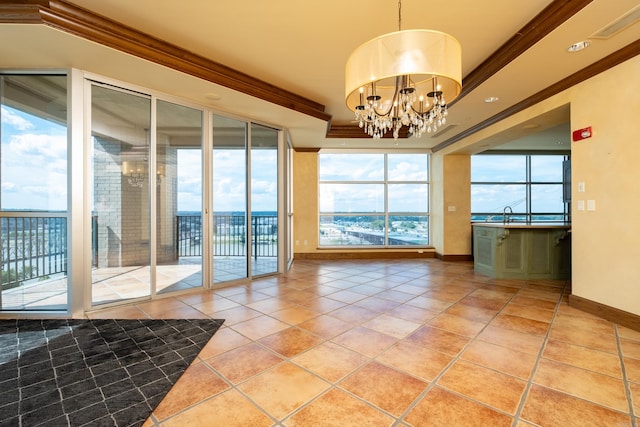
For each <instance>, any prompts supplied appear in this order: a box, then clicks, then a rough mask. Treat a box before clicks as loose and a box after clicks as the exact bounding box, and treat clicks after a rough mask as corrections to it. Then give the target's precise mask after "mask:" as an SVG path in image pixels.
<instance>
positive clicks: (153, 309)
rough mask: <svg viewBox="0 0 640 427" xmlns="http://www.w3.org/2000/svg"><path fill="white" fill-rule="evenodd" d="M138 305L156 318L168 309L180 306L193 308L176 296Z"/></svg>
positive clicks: (175, 308)
mask: <svg viewBox="0 0 640 427" xmlns="http://www.w3.org/2000/svg"><path fill="white" fill-rule="evenodd" d="M136 305H137V306H138V308H139V309H140V310H142V311H144V312H145V313H147V314H148V315H149V316H150V317H153V318H156V316H158V315H160V314H162V313H165V312H167V311H172V310H177V309H180V308H185V307H189V308H191V309H193V308H192V307H191V306H189V305H188V304H186V303H185V302H183V301H180V300H178V299H176V298H161V299H157V300H154V301H148V302H144V303H139V304H136Z"/></svg>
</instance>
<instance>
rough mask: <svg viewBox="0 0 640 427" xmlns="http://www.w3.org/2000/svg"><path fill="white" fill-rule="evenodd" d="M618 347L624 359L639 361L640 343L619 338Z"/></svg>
mask: <svg viewBox="0 0 640 427" xmlns="http://www.w3.org/2000/svg"><path fill="white" fill-rule="evenodd" d="M620 347H621V348H622V354H623V356H624V357H630V358H632V359H638V360H640V341H633V340H628V339H626V338H621V339H620Z"/></svg>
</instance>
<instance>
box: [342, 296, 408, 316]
mask: <svg viewBox="0 0 640 427" xmlns="http://www.w3.org/2000/svg"><path fill="white" fill-rule="evenodd" d="M400 304H401V303H399V302H397V301H392V300H389V299H384V298H378V297H377V296H376V297H368V298H365V299H363V300H360V301H357V302H355V303H354V304H353V305H356V306H358V307H363V308H366V309H368V310H373V311H377V312H378V313H384V312H385V311H389V310H393V309H394V308H396V307H397V306H399V305H400Z"/></svg>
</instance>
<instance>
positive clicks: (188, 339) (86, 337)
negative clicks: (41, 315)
mask: <svg viewBox="0 0 640 427" xmlns="http://www.w3.org/2000/svg"><path fill="white" fill-rule="evenodd" d="M221 323H222V321H218V320H150V319H142V320H100V319H96V320H0V424H1V425H7V426H23V427H28V426H36V425H43V426H56V427H57V426H83V425H87V426H98V425H100V426H114V425H117V426H137V425H140V424H142V423H143V422H144V421H145V420H146V419H147V418H148V417H149V415H150V414H151V411H152V410H153V409H154V408H155V407H156V406H157V405H158V403H159V402H160V401H161V400H162V398H163V397H164V396H165V395H166V393H167V392H168V391H169V389H170V388H171V386H172V385H173V384H175V383H176V381H177V380H178V378H180V376H181V375H182V374H183V373H184V371H185V370H186V369H187V367H188V366H189V365H190V364H191V362H192V361H193V360H194V359H195V357H196V356H197V354H198V353H199V352H200V350H201V349H202V348H203V347H204V346H205V344H206V343H207V342H208V341H209V340H210V338H211V336H212V335H213V334H214V333H215V332H216V331H217V330H218V328H219V327H220V325H221Z"/></svg>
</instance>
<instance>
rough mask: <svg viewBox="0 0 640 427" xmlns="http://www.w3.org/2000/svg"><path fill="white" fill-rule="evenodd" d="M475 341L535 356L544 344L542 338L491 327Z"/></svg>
mask: <svg viewBox="0 0 640 427" xmlns="http://www.w3.org/2000/svg"><path fill="white" fill-rule="evenodd" d="M477 339H478V340H481V341H485V342H489V343H492V344H496V345H500V346H503V347H507V348H510V349H512V350H518V351H522V352H525V353H529V354H533V355H536V356H537V355H538V353H539V352H540V349H541V348H542V344H543V343H544V337H541V336H537V335H531V334H525V333H523V332H518V331H514V330H511V329H505V328H499V327H497V326H491V325H489V326H487V327H486V329H484V330H483V331H482V332H480V334H479V335H478V338H477Z"/></svg>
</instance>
